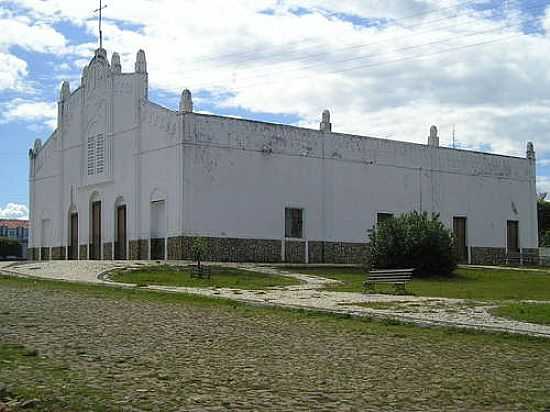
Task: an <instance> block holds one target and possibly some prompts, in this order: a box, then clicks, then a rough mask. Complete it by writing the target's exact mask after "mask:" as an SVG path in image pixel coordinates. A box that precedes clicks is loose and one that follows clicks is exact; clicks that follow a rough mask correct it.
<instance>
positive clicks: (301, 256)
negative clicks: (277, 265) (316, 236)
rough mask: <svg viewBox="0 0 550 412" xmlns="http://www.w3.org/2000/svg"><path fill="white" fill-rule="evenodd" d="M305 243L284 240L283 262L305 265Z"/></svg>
mask: <svg viewBox="0 0 550 412" xmlns="http://www.w3.org/2000/svg"><path fill="white" fill-rule="evenodd" d="M305 261H306V242H305V241H303V240H285V262H288V263H305Z"/></svg>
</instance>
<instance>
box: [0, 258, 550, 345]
mask: <svg viewBox="0 0 550 412" xmlns="http://www.w3.org/2000/svg"><path fill="white" fill-rule="evenodd" d="M168 263H175V262H168ZM177 263H179V264H181V263H182V262H177ZM188 263H189V262H188ZM150 264H156V263H155V262H150V261H118V262H117V261H113V262H106V261H49V262H33V263H15V264H14V263H11V264H10V263H0V271H4V272H5V273H13V274H19V275H24V276H36V277H43V278H50V279H62V280H70V281H79V282H92V283H103V284H111V285H112V284H113V283H112V282H110V281H109V277H108V271H110V270H112V269H114V268H117V267H128V266H131V267H139V266H142V265H150ZM219 264H223V265H226V266H234V267H239V268H241V269H248V270H254V271H258V272H263V273H266V274H279V275H286V276H291V277H295V278H298V279H300V280H302V281H303V282H304V283H303V284H301V285H296V286H287V287H281V288H272V289H269V290H265V291H252V290H242V289H225V288H187V287H169V286H153V285H150V286H147V288H148V289H154V290H161V291H167V292H185V293H194V294H198V295H203V296H211V297H223V298H229V299H234V300H237V301H241V302H249V303H255V304H262V305H275V306H285V307H293V308H304V309H315V310H320V311H329V312H336V313H345V314H351V315H354V316H371V317H380V318H390V319H397V320H401V321H406V322H413V323H418V324H423V325H442V326H452V327H460V328H474V329H483V330H489V331H503V332H508V333H515V334H527V335H533V336H542V337H548V338H550V326H544V325H536V324H531V323H526V322H518V321H514V320H509V319H504V318H499V317H495V316H493V315H492V314H491V313H489V310H490V309H491V308H492V307H494V306H495V304H494V303H488V302H476V301H467V300H463V299H448V298H428V297H417V296H396V295H388V294H362V293H349V292H330V291H324V290H320V289H321V288H322V287H323V286H324V285H326V284H327V283H331V282H337V281H335V280H332V279H324V278H321V277H318V276H308V275H303V274H299V273H292V272H289V271H288V270H281V269H278V268H276V267H267V266H259V265H256V264H236V263H219ZM117 285H121V284H117ZM127 286H132V285H127ZM368 303H388V305H387V306H386V307H384V308H370V307H365V306H359V305H358V304H368Z"/></svg>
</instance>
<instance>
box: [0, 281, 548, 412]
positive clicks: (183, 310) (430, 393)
mask: <svg viewBox="0 0 550 412" xmlns="http://www.w3.org/2000/svg"><path fill="white" fill-rule="evenodd" d="M117 293H118V292H117ZM124 293H125V292H124V291H120V293H119V295H120V296H118V297H117V296H116V294H115V295H113V296H108V297H100V296H93V295H87V294H83V293H80V292H76V291H68V290H56V289H55V288H40V287H38V288H26V287H22V286H20V285H19V286H17V285H13V284H10V283H8V284H1V283H0V347H2V345H4V347H5V346H6V345H9V344H20V345H24V347H25V348H26V349H25V350H27V351H29V350H31V351H36V352H33V353H34V355H35V356H31V357H29V356H26V357H25V356H22V357H17V356H16V357H12V358H8V357H6V358H5V359H2V358H1V353H2V352H0V383H3V384H7V385H9V388H10V390H11V391H12V392H14V393H18V394H20V395H21V396H25V397H26V398H28V397H30V396H32V397H33V398H36V399H38V401H39V402H36V403H34V406H31V408H30V409H25V410H40V411H46V410H51V411H87V410H94V411H95V410H97V411H107V410H114V411H118V410H121V411H142V410H153V411H198V410H201V411H217V410H270V411H271V410H273V411H297V410H304V411H306V410H316V411H335V410H338V411H340V410H341V411H348V410H349V411H352V410H354V411H355V410H357V411H365V410H376V411H380V410H382V411H383V410H410V411H413V410H423V411H425V410H433V411H436V410H438V411H439V410H443V409H444V410H495V411H496V410H498V411H503V410H521V411H524V410H538V411H543V410H544V409H545V408H547V407H549V408H550V342H547V341H543V340H540V339H539V340H537V339H532V338H519V337H503V336H491V335H487V334H474V333H472V332H469V333H465V332H457V331H454V332H453V331H444V330H430V329H420V328H418V327H414V326H400V325H385V324H382V323H380V322H368V321H365V320H350V319H338V318H335V317H331V316H328V315H326V316H325V315H322V316H321V315H319V316H314V315H306V314H299V313H294V314H292V313H290V312H287V311H284V310H268V309H259V308H253V307H252V308H249V309H242V308H232V307H231V306H230V305H216V304H211V305H201V304H196V303H193V302H192V301H189V302H188V303H185V302H184V303H166V302H151V301H139V300H135V299H134V300H128V299H125V297H124ZM149 293H152V292H149ZM27 354H28V353H27ZM31 358H32V359H31ZM16 410H17V409H16Z"/></svg>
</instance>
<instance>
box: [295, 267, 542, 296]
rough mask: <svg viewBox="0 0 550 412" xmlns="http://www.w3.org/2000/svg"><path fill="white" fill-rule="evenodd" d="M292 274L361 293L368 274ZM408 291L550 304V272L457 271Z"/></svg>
mask: <svg viewBox="0 0 550 412" xmlns="http://www.w3.org/2000/svg"><path fill="white" fill-rule="evenodd" d="M289 270H294V271H296V272H300V273H304V274H312V275H319V276H323V277H327V278H332V279H337V280H341V281H343V282H344V284H343V285H335V286H329V287H328V290H333V291H339V292H361V291H363V282H364V281H365V272H364V270H362V269H359V268H330V267H327V268H308V267H293V268H291V269H290V268H289ZM376 289H377V291H381V292H391V291H392V290H393V287H392V286H391V285H376ZM407 290H409V291H410V292H412V293H414V294H415V295H417V296H430V297H448V298H460V299H480V300H508V299H509V300H522V299H534V300H550V272H534V271H520V270H509V269H498V270H491V269H474V268H472V269H469V268H468V269H463V268H460V269H457V270H456V271H455V273H454V276H453V277H452V278H428V279H414V280H412V281H411V282H410V283H409V284H408V285H407Z"/></svg>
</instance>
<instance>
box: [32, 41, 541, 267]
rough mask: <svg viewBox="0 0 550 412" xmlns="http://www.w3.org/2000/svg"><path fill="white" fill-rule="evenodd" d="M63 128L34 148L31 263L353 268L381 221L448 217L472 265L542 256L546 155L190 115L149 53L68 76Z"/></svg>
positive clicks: (99, 59)
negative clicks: (160, 95) (164, 98)
mask: <svg viewBox="0 0 550 412" xmlns="http://www.w3.org/2000/svg"><path fill="white" fill-rule="evenodd" d="M57 123H58V124H57V129H56V130H55V131H54V132H53V134H52V135H51V136H50V137H49V138H48V140H47V141H46V142H45V143H44V144H42V142H41V141H40V140H39V139H37V140H36V141H35V143H34V146H33V148H31V149H30V150H29V166H30V179H29V180H30V210H31V217H30V220H31V236H30V242H29V248H30V249H29V253H30V255H31V257H32V258H33V259H37V260H38V259H43V260H47V259H105V260H111V259H155V260H162V259H170V260H172V259H188V258H190V257H191V241H192V238H193V237H194V236H202V237H206V238H207V243H208V259H210V260H219V261H256V262H303V263H308V262H309V263H321V262H327V263H329V262H333V263H353V262H357V261H359V260H360V259H361V258H362V256H363V254H364V252H365V250H366V248H367V242H368V230H369V229H371V228H372V227H373V226H374V225H375V224H376V223H377V222H379V221H381V220H382V219H385V218H387V217H389V216H392V215H397V214H399V213H403V212H406V211H413V210H417V211H427V212H430V213H431V212H433V213H438V214H439V215H440V219H441V220H442V222H443V223H444V224H446V225H447V226H448V227H449V228H451V229H452V230H453V232H454V233H455V237H456V244H457V253H458V254H459V255H460V257H461V259H462V260H463V261H465V262H471V263H493V262H494V261H495V260H496V259H497V258H499V257H502V256H505V255H506V254H510V253H517V252H519V251H524V252H534V251H535V250H536V248H537V246H538V239H537V236H538V235H537V210H536V173H535V153H534V149H533V146H532V144H530V143H529V144H527V152H526V157H525V158H520V157H510V156H500V155H493V154H487V153H479V152H472V151H465V150H458V149H451V148H446V147H440V146H439V138H438V136H437V129H436V128H435V127H432V128H431V130H430V136H429V138H428V141H427V144H425V145H424V144H413V143H405V142H398V141H392V140H387V139H379V138H373V137H365V136H356V135H349V134H342V133H336V132H334V131H332V125H331V123H330V113H329V112H328V111H325V112H323V114H322V118H321V123H320V127H319V129H318V130H313V129H307V128H300V127H295V126H289V125H282V124H271V123H264V122H258V121H251V120H243V119H237V118H230V117H222V116H216V115H209V114H201V113H196V112H194V111H193V102H192V98H191V93H190V92H189V91H188V90H185V91H184V92H183V93H182V95H181V101H180V107H179V110H178V111H174V110H169V109H167V108H164V107H161V106H159V105H157V104H155V103H153V102H151V101H150V100H149V99H148V79H147V64H146V59H145V53H144V52H143V51H141V50H140V51H139V52H138V53H137V56H136V61H135V69H134V71H133V72H131V73H127V72H123V71H122V68H121V64H120V58H119V56H118V54H117V53H113V55H112V57H111V60H110V61H109V59H108V57H107V53H106V51H105V50H104V49H102V48H100V49H97V50H96V52H95V56H94V57H93V59H92V60H91V62H90V63H89V65H88V66H86V67H85V68H84V70H83V72H82V78H81V83H80V86H79V87H78V88H77V89H76V90H74V91H71V90H70V86H69V84H68V83H67V82H64V83H63V85H62V87H61V91H60V95H59V101H58V121H57Z"/></svg>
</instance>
